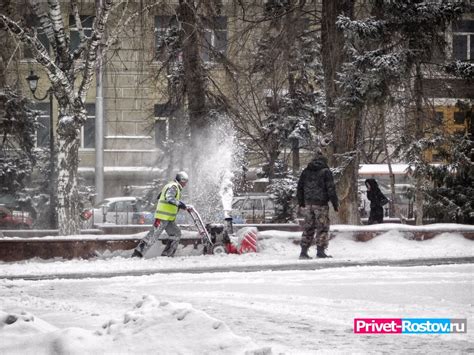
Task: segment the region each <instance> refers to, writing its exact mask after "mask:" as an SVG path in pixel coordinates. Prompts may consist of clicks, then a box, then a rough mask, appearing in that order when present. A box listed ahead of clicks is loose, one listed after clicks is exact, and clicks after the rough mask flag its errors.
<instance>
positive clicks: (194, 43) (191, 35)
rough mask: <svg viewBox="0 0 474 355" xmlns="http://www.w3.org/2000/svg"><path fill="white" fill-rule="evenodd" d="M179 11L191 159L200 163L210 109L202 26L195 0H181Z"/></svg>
mask: <svg viewBox="0 0 474 355" xmlns="http://www.w3.org/2000/svg"><path fill="white" fill-rule="evenodd" d="M177 13H178V20H179V21H180V22H181V26H182V33H181V36H182V43H183V64H184V78H185V79H184V80H185V87H186V89H185V90H186V98H187V102H188V110H189V119H190V128H191V152H192V153H191V161H192V162H194V163H198V161H199V158H200V155H199V154H198V153H199V143H200V141H201V140H202V139H204V138H205V136H206V134H205V133H206V132H205V130H206V127H207V117H206V116H207V113H208V112H207V105H206V83H205V75H204V74H205V73H204V68H203V65H202V59H201V57H200V53H199V36H198V30H199V28H198V24H197V19H196V16H197V14H196V7H195V4H194V1H193V0H180V1H179V6H178V10H177ZM193 170H194V169H193Z"/></svg>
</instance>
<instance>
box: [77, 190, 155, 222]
mask: <svg viewBox="0 0 474 355" xmlns="http://www.w3.org/2000/svg"><path fill="white" fill-rule="evenodd" d="M153 214H154V206H153V205H151V204H149V203H148V202H146V201H145V200H142V199H140V198H137V197H133V196H124V197H110V198H106V199H105V200H103V201H102V202H100V203H98V204H96V205H95V206H94V207H93V208H91V209H86V210H84V211H83V212H82V213H81V218H82V219H83V220H84V221H87V222H89V226H92V225H94V224H98V223H112V224H152V223H153V221H154V218H153Z"/></svg>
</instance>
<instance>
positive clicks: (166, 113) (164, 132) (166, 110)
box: [155, 103, 173, 148]
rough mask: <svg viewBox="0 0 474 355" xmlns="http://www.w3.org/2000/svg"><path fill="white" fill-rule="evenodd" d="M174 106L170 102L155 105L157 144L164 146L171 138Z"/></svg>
mask: <svg viewBox="0 0 474 355" xmlns="http://www.w3.org/2000/svg"><path fill="white" fill-rule="evenodd" d="M172 114H173V108H172V106H171V105H170V104H168V103H166V104H157V105H155V146H156V147H159V148H163V147H164V146H165V144H166V142H167V141H168V140H169V139H170V131H171V130H170V128H171V127H170V119H171V116H172Z"/></svg>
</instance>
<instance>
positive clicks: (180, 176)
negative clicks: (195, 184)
mask: <svg viewBox="0 0 474 355" xmlns="http://www.w3.org/2000/svg"><path fill="white" fill-rule="evenodd" d="M175 179H176V181H177V182H188V180H189V177H188V174H186V172H185V171H180V172H179V173H177V174H176V177H175Z"/></svg>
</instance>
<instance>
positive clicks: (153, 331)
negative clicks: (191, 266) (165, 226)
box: [0, 296, 271, 355]
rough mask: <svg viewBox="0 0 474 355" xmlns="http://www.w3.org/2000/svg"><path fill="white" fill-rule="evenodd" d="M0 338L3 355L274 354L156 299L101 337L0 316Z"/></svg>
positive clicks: (25, 317)
mask: <svg viewBox="0 0 474 355" xmlns="http://www.w3.org/2000/svg"><path fill="white" fill-rule="evenodd" d="M0 338H1V339H2V341H1V342H0V353H2V354H3V353H8V354H35V355H41V354H51V353H54V354H91V353H94V354H120V353H136V354H143V353H148V354H166V353H168V354H169V353H172V354H243V353H245V354H259V355H265V354H271V349H270V348H268V347H259V346H258V345H257V344H255V343H254V342H253V341H252V340H251V339H250V338H249V337H241V336H237V335H235V334H234V333H233V332H232V331H231V330H230V328H229V327H228V326H227V325H226V324H225V323H223V322H222V321H219V320H217V319H215V318H212V317H210V316H209V315H207V314H206V313H205V312H203V311H200V310H197V309H194V308H193V307H192V306H191V305H190V304H188V303H172V302H166V301H162V302H160V301H158V300H156V299H155V297H153V296H144V297H143V299H142V300H141V301H139V302H138V303H137V304H136V305H135V307H134V308H133V309H132V310H131V311H128V312H126V313H125V314H124V315H123V317H122V318H120V319H112V320H110V321H108V322H107V323H106V324H104V325H103V327H102V329H100V330H96V331H90V330H85V329H81V328H65V329H58V328H56V327H54V326H52V325H51V324H49V323H47V322H44V321H42V320H41V319H39V318H36V317H34V316H33V315H31V314H28V313H26V312H23V313H22V314H20V315H16V314H7V313H5V312H2V311H0Z"/></svg>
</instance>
